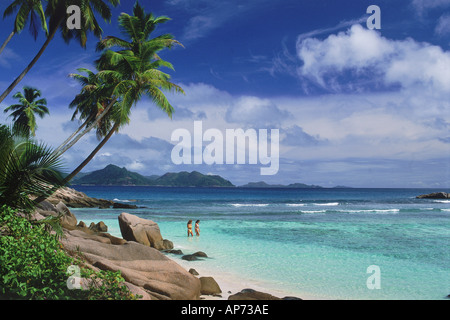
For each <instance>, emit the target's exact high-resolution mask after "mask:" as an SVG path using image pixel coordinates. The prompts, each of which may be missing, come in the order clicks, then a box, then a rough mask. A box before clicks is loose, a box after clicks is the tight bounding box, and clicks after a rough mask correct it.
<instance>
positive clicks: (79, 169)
mask: <svg viewBox="0 0 450 320" xmlns="http://www.w3.org/2000/svg"><path fill="white" fill-rule="evenodd" d="M119 126H120V123H119V122H116V123H115V124H114V127H113V128H112V129H111V130H110V131H109V132H108V134H107V135H106V136H105V137H104V138H103V140H102V141H101V142H100V143H99V144H98V145H97V147H96V148H95V149H94V150H93V151H92V152H91V154H90V155H89V156H88V157H87V158H86V159H85V160H84V161H83V162H82V163H81V164H80V165H79V166H78V167H77V168H76V169H75V170H73V171H72V172H71V173H70V174H69V175H68V176H67V177H65V178H64V180H63V183H62V185H63V186H65V185H67V184H68V183H69V182H70V180H72V179H73V178H74V177H75V176H76V175H77V174H78V173H80V171H81V170H83V168H84V167H85V166H86V165H87V164H88V163H89V162H90V161H91V160H92V159H93V158H94V157H95V155H96V154H97V152H99V151H100V149H101V148H103V146H104V145H105V144H106V142H108V140H109V139H110V138H111V136H112V135H113V133H114V132H116V131H117V129H118V128H119ZM59 188H60V187H56V186H55V187H53V188H52V189H51V191H50V192H49V194H53V193H54V192H55V191H56V190H58V189H59ZM47 198H48V196H40V197H38V198H36V199H35V200H33V202H34V203H35V204H36V205H38V204H39V203H41V202H42V201H44V200H45V199H47Z"/></svg>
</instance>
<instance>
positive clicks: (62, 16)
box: [0, 0, 120, 102]
mask: <svg viewBox="0 0 450 320" xmlns="http://www.w3.org/2000/svg"><path fill="white" fill-rule="evenodd" d="M47 2H48V4H47V7H46V9H45V16H46V17H47V18H48V19H49V23H48V36H47V39H46V41H45V42H44V44H43V45H42V47H41V49H40V50H39V51H38V53H37V54H36V55H35V57H34V58H33V59H32V60H31V62H30V63H29V64H28V66H27V67H26V68H25V69H24V70H23V71H22V72H21V73H20V74H19V76H18V77H17V78H16V79H15V80H14V81H13V82H12V83H11V84H10V85H9V87H8V88H7V89H6V90H5V91H4V92H3V93H2V94H1V95H0V102H2V101H3V100H4V99H5V98H6V97H7V96H8V95H9V94H10V93H11V91H12V90H14V88H15V87H16V86H17V85H18V84H19V82H20V81H22V79H23V78H24V77H25V75H26V74H27V73H28V72H29V71H30V70H31V68H33V66H34V65H35V64H36V62H37V61H38V60H39V58H40V57H41V56H42V54H43V53H44V51H45V49H46V48H47V47H48V45H49V43H50V42H51V41H52V40H53V38H54V36H55V34H56V32H57V31H58V30H60V32H61V35H62V37H63V39H64V40H65V41H66V42H67V43H68V42H70V40H72V39H77V40H78V42H79V43H80V45H81V46H82V47H83V48H84V47H86V41H87V34H88V32H93V33H94V35H95V36H97V37H100V36H101V34H102V29H101V27H100V25H99V24H98V21H97V19H96V17H95V13H98V14H99V15H100V16H101V17H102V18H103V19H104V20H105V21H108V22H109V21H110V20H111V10H110V8H109V6H108V5H107V3H109V4H111V5H112V6H114V7H115V6H117V5H118V4H119V3H120V0H48V1H47ZM69 5H77V6H78V7H79V8H80V9H81V19H82V21H81V22H82V23H81V28H80V29H68V28H67V25H66V23H64V22H65V20H66V18H67V14H66V10H67V7H68V6H69Z"/></svg>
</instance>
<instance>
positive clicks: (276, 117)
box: [226, 96, 290, 128]
mask: <svg viewBox="0 0 450 320" xmlns="http://www.w3.org/2000/svg"><path fill="white" fill-rule="evenodd" d="M289 116H290V113H289V112H287V111H286V110H282V109H280V108H279V107H278V106H277V105H276V104H275V103H273V102H272V101H271V100H269V99H261V98H258V97H254V96H243V97H240V98H238V99H237V100H236V102H235V103H233V105H232V106H231V107H230V108H228V110H227V113H226V120H227V121H228V122H230V123H236V124H244V125H247V126H251V127H252V128H266V127H278V126H280V124H281V123H282V122H283V121H284V120H286V119H287V118H288V117H289Z"/></svg>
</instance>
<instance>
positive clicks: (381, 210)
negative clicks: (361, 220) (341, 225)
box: [340, 209, 400, 213]
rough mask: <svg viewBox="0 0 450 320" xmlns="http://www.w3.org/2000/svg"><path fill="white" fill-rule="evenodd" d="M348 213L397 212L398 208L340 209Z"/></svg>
mask: <svg viewBox="0 0 450 320" xmlns="http://www.w3.org/2000/svg"><path fill="white" fill-rule="evenodd" d="M340 211H341V212H349V213H398V212H400V209H362V210H340Z"/></svg>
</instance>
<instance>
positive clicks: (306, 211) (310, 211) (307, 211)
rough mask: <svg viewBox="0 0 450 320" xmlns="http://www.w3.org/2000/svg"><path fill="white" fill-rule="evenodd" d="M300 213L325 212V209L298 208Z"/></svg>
mask: <svg viewBox="0 0 450 320" xmlns="http://www.w3.org/2000/svg"><path fill="white" fill-rule="evenodd" d="M299 212H300V213H325V212H327V210H300V211H299Z"/></svg>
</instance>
